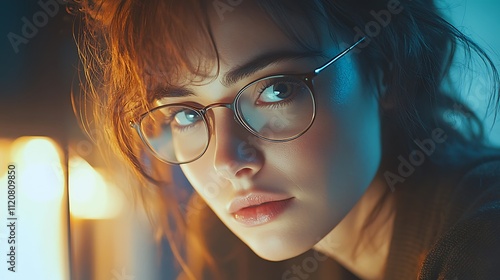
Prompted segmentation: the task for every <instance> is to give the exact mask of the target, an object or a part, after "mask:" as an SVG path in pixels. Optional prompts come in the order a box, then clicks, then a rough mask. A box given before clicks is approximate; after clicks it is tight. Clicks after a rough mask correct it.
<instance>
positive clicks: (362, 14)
mask: <svg viewBox="0 0 500 280" xmlns="http://www.w3.org/2000/svg"><path fill="white" fill-rule="evenodd" d="M255 1H256V2H257V3H258V4H259V5H260V7H261V9H262V10H263V11H264V12H265V13H264V14H265V15H266V16H268V17H270V18H271V19H272V20H273V21H274V23H275V24H276V25H277V26H278V27H280V28H281V30H282V31H283V32H284V33H285V34H286V35H287V36H289V37H290V38H291V39H293V41H294V42H296V43H297V44H301V45H303V46H307V42H305V41H304V39H303V38H302V37H301V34H300V33H298V32H297V30H296V29H295V28H294V27H295V24H294V23H293V21H291V20H290V18H292V17H288V16H286V15H290V14H293V15H294V17H293V18H295V17H297V16H298V17H300V18H302V19H305V20H306V22H307V23H308V24H309V27H310V28H311V30H314V29H315V28H314V27H316V26H317V25H318V24H327V25H328V27H329V30H330V32H331V35H332V38H334V39H335V41H336V42H337V43H338V44H339V45H344V43H343V42H347V44H349V45H350V44H352V43H354V40H353V39H352V38H354V36H355V32H356V31H355V30H357V29H355V28H360V29H361V30H365V27H366V26H367V24H368V23H369V22H370V21H373V20H374V18H373V15H372V11H380V10H386V9H387V6H388V3H399V2H398V1H396V0H342V1H339V0H336V1H332V0H311V1H300V0H297V1H292V0H272V1H270V0H255ZM75 5H77V7H78V9H79V11H80V12H79V13H77V15H78V16H79V17H80V19H81V22H82V23H83V25H82V30H81V31H79V32H78V34H79V37H78V38H77V41H78V42H77V43H78V46H79V53H80V56H81V61H82V65H83V71H82V73H83V74H84V77H83V79H82V81H83V83H82V86H83V93H84V94H83V95H82V99H79V100H80V102H79V103H81V104H84V105H85V104H90V105H91V108H92V110H90V111H89V110H87V109H86V108H87V106H83V107H82V108H83V110H81V111H82V113H81V114H80V115H81V116H82V120H81V121H82V123H84V124H85V126H86V127H87V128H88V130H92V131H99V132H100V133H101V135H102V136H103V138H101V140H102V142H105V145H107V146H112V147H113V148H114V151H115V152H116V154H118V155H120V157H121V159H122V160H123V161H124V162H126V163H127V164H129V165H130V166H131V167H132V170H133V171H134V172H135V173H136V175H137V177H138V178H140V179H141V184H139V185H141V187H138V188H137V193H138V195H139V196H140V197H141V198H142V199H143V200H144V201H146V203H145V205H146V208H147V209H148V210H149V213H150V216H151V217H152V221H153V222H154V223H155V224H156V225H157V229H158V236H163V235H165V236H166V237H167V238H168V240H169V241H170V243H171V246H172V251H173V252H174V254H175V255H176V257H177V259H178V260H179V263H180V265H181V266H182V267H183V269H184V271H185V272H186V274H187V275H188V276H190V277H193V278H194V277H195V275H200V274H196V273H197V272H194V271H193V270H195V269H193V267H196V266H193V265H190V267H191V269H188V268H187V264H186V262H185V260H184V259H185V258H184V253H183V250H182V246H180V244H182V242H184V241H185V239H186V238H187V239H193V240H197V241H193V242H194V243H196V244H198V246H200V248H199V250H200V252H203V253H200V256H199V257H198V258H199V259H203V261H204V262H206V263H208V264H209V266H210V267H212V268H211V269H210V272H206V271H205V272H204V273H211V274H210V275H217V273H221V271H220V269H219V270H217V266H219V264H218V263H217V261H216V260H215V259H214V258H211V257H210V254H209V253H212V252H207V251H206V250H208V248H209V245H206V244H208V243H210V240H208V239H209V237H207V234H206V233H204V235H202V234H201V231H202V230H206V228H207V227H210V225H214V224H217V226H216V228H217V230H219V231H220V230H221V229H220V228H222V227H223V225H222V224H221V223H220V222H219V221H216V220H217V219H216V218H215V219H200V218H199V217H198V218H193V219H192V220H193V221H189V219H186V215H185V214H183V213H182V211H181V209H180V208H181V207H185V206H186V205H192V204H197V205H198V206H196V207H191V208H193V209H195V212H196V210H197V209H198V210H199V209H205V208H206V207H205V206H199V205H204V204H203V202H200V201H199V200H201V199H200V198H199V197H196V195H194V196H193V197H192V198H191V201H189V202H187V201H186V200H183V201H184V202H182V203H184V204H183V205H180V202H179V201H181V198H179V194H178V193H176V192H175V190H174V187H173V186H172V180H171V178H169V176H165V175H164V173H165V168H164V167H162V168H161V172H160V171H159V169H158V166H159V165H160V164H161V163H159V162H158V161H157V160H155V159H154V157H152V156H151V155H150V154H149V153H148V152H147V151H145V149H144V147H143V146H142V144H141V141H140V139H139V138H138V136H137V135H136V134H135V133H133V131H132V130H131V128H130V126H129V121H130V120H134V119H135V118H137V117H138V116H139V115H140V114H141V113H143V112H145V111H147V110H149V109H151V108H152V106H154V104H153V101H154V99H155V97H156V94H157V89H158V88H161V86H162V85H165V84H176V83H178V82H180V81H181V80H186V79H187V80H188V82H193V83H196V82H199V81H200V80H202V79H204V78H207V77H210V76H209V74H208V72H209V71H208V70H210V69H212V68H213V67H214V66H215V67H217V69H218V66H219V54H218V50H217V47H216V45H215V42H214V40H213V36H212V33H211V28H210V24H209V18H208V12H207V11H208V9H213V7H212V1H197V0H185V1H175V0H148V1H145V0H115V1H111V0H105V1H104V0H103V1H99V0H93V1H90V0H88V1H87V0H79V1H77V2H76V3H75ZM401 6H402V7H403V10H402V11H401V12H400V13H398V14H393V15H392V18H391V21H390V23H389V24H388V25H387V26H385V27H383V28H381V29H380V33H379V34H377V35H376V36H373V37H369V38H368V40H367V42H365V46H364V47H363V48H362V49H360V51H359V52H357V53H356V54H355V55H356V56H357V62H358V63H359V64H360V66H361V67H360V69H361V71H362V73H361V74H362V76H365V77H367V78H368V79H371V80H374V81H380V82H378V84H377V86H378V87H379V96H378V99H379V103H380V108H381V111H382V135H383V151H384V154H383V157H384V158H383V164H386V165H387V166H391V165H393V164H395V163H394V159H395V158H396V157H397V156H395V155H398V154H406V153H408V152H409V151H410V150H412V149H413V148H415V146H414V145H415V144H414V142H413V140H414V139H422V138H424V137H428V135H430V134H431V131H432V130H433V129H434V128H442V129H443V130H445V131H446V133H447V135H448V139H449V140H448V145H447V148H446V149H440V150H439V151H437V152H436V153H435V154H433V156H432V157H431V163H430V164H431V165H433V166H439V167H446V166H453V165H456V163H457V160H456V159H455V158H456V157H457V156H461V155H465V154H470V155H472V154H478V153H480V151H481V149H482V148H484V147H486V146H487V142H486V138H485V132H484V128H483V125H482V122H481V120H480V119H479V118H478V116H477V115H476V114H475V112H474V111H473V110H471V109H470V108H469V107H468V106H467V105H466V104H464V102H462V101H461V100H460V98H459V97H458V95H457V93H459V92H458V91H457V90H456V89H454V84H453V83H452V82H450V81H451V78H450V69H451V68H452V65H453V62H454V58H455V56H456V52H457V50H463V51H464V53H465V54H466V57H467V59H469V60H470V59H471V57H472V56H473V55H475V56H477V57H478V58H479V61H480V62H482V63H483V66H485V68H487V69H489V73H490V76H489V77H490V78H491V80H492V82H491V89H490V90H489V92H488V94H491V95H490V103H489V105H490V106H493V108H495V116H496V113H497V111H496V110H497V108H498V107H499V103H500V92H499V84H500V80H499V75H498V72H497V69H496V67H495V65H494V64H493V63H492V61H491V59H490V58H489V57H488V55H487V54H486V53H485V52H484V51H483V50H482V49H481V48H480V47H479V46H478V45H477V44H475V43H474V42H473V41H472V40H470V39H469V38H468V37H467V36H466V35H464V34H463V33H462V32H460V31H459V30H457V29H456V28H455V27H454V26H452V25H451V24H450V23H449V22H448V21H446V20H445V19H444V18H443V16H442V15H441V14H440V12H439V10H438V8H437V7H436V5H435V3H434V1H432V0H409V1H404V0H401ZM312 19H314V20H312ZM187 34H189V36H188V35H187ZM206 46H209V47H208V48H206ZM186 50H188V51H186ZM193 58H194V59H193ZM197 58H203V59H197ZM182 73H190V75H188V76H189V77H185V76H182ZM217 74H218V72H217ZM217 74H216V75H217ZM212 78H213V77H212ZM75 101H78V100H75ZM76 103H78V102H76ZM457 108H459V109H457ZM450 117H452V119H453V120H455V119H457V118H458V119H460V120H461V122H463V123H464V124H465V125H464V126H462V128H461V129H458V128H457V127H456V126H455V125H454V124H453V122H452V121H450ZM89 127H95V128H89ZM97 127H99V128H100V129H99V130H96V128H97ZM427 170H428V169H426V168H425V167H422V168H420V169H419V172H422V173H423V174H425V172H426V171H427ZM167 175H168V174H167ZM162 176H163V177H162ZM414 177H416V176H414ZM382 202H383V201H381V203H382ZM182 203H181V204H182ZM188 207H189V206H188ZM198 212H199V214H200V215H209V216H211V217H214V214H213V213H211V212H210V211H209V210H207V211H205V210H204V211H198ZM376 212H377V211H375V212H374V213H373V215H376ZM164 213H167V214H164ZM195 216H196V215H195ZM186 220H187V221H186ZM202 224H204V225H202ZM368 224H369V223H368ZM186 236H187V237H186ZM195 236H196V237H195ZM205 239H207V240H205ZM234 243H237V241H234ZM203 244H205V245H203ZM212 249H213V248H212ZM203 250H205V251H203ZM214 250H215V249H214ZM238 250H239V249H238ZM242 250H244V249H242ZM236 251H237V250H236V249H235V250H234V251H233V253H234V252H236ZM224 254H226V255H227V254H230V253H228V252H225V253H224ZM239 257H240V256H239ZM218 261H219V262H221V260H218Z"/></svg>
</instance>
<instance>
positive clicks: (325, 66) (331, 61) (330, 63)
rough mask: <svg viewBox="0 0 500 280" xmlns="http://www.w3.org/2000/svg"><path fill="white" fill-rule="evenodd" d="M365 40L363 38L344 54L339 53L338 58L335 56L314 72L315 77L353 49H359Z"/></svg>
mask: <svg viewBox="0 0 500 280" xmlns="http://www.w3.org/2000/svg"><path fill="white" fill-rule="evenodd" d="M365 38H366V37H363V38H361V39H359V40H358V41H357V42H356V43H354V44H353V45H352V46H350V47H349V48H347V49H345V50H344V51H343V52H341V53H339V54H338V55H337V56H335V57H334V58H332V59H331V60H330V61H328V62H327V63H325V64H324V65H323V66H321V67H319V68H316V70H314V75H318V74H319V73H320V72H321V71H323V70H325V68H327V67H328V66H330V65H332V63H334V62H335V61H337V60H338V59H340V58H341V57H343V56H344V55H345V54H346V53H348V52H350V51H351V50H352V49H354V48H355V47H357V46H358V45H359V44H361V42H363V41H364V40H365Z"/></svg>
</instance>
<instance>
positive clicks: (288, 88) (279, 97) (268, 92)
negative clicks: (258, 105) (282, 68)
mask: <svg viewBox="0 0 500 280" xmlns="http://www.w3.org/2000/svg"><path fill="white" fill-rule="evenodd" d="M293 90H294V85H293V84H291V83H289V82H276V83H274V84H272V85H269V86H267V87H266V88H264V90H262V92H261V94H260V96H259V99H258V101H261V102H265V103H273V102H279V101H283V100H285V99H287V98H289V97H290V96H291V95H292V94H293Z"/></svg>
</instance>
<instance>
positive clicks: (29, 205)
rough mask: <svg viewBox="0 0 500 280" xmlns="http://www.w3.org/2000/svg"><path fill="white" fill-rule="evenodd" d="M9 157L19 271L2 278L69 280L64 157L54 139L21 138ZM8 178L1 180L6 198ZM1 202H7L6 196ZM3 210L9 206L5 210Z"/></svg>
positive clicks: (0, 274)
mask: <svg viewBox="0 0 500 280" xmlns="http://www.w3.org/2000/svg"><path fill="white" fill-rule="evenodd" d="M10 155H11V157H10V158H8V162H9V163H10V164H12V166H15V200H16V203H15V211H14V213H13V214H14V215H10V213H9V218H14V217H15V218H16V220H10V221H12V222H15V229H16V232H15V238H16V247H15V250H16V262H15V263H16V269H17V271H16V272H15V273H12V272H10V271H8V270H7V269H2V270H0V279H53V280H63V279H64V280H66V279H69V270H68V267H69V266H68V247H67V235H66V234H67V228H66V227H65V226H64V221H65V213H66V208H65V207H63V196H64V186H65V183H64V182H65V180H64V169H63V165H62V152H61V150H60V149H59V147H58V146H57V144H56V143H55V142H54V141H53V140H52V139H50V138H47V137H22V138H19V139H16V140H15V141H14V142H13V143H12V145H11V153H10ZM2 168H3V169H7V167H2ZM6 177H7V176H6V175H3V176H2V181H1V184H2V186H1V187H0V188H1V192H2V193H7V190H6V189H5V188H7V178H6ZM0 197H2V200H4V199H3V198H4V197H5V196H3V195H2V196H0ZM5 202H6V199H5V201H2V203H5ZM2 209H5V210H6V209H7V207H4V206H3V205H2ZM4 213H5V214H6V213H7V211H2V214H4ZM0 218H1V220H2V221H6V220H7V217H5V218H4V217H0ZM3 245H4V244H2V247H3ZM2 251H3V250H2ZM4 268H5V266H4Z"/></svg>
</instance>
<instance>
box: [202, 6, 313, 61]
mask: <svg viewBox="0 0 500 280" xmlns="http://www.w3.org/2000/svg"><path fill="white" fill-rule="evenodd" d="M217 2H223V1H217ZM224 2H225V1H224ZM227 2H234V3H238V5H234V6H230V5H229V4H226V5H221V6H217V5H215V4H214V5H213V9H211V10H209V13H208V14H209V19H210V28H211V30H212V32H213V37H214V42H215V45H216V47H217V51H218V54H219V63H220V65H221V68H224V67H227V66H234V65H241V64H243V63H244V62H246V61H247V60H248V59H249V58H252V57H256V56H259V55H260V54H262V53H265V52H279V51H284V50H301V49H302V50H303V47H301V46H300V44H298V43H297V41H296V40H294V39H292V38H290V37H289V36H287V34H286V32H284V28H288V29H292V30H294V33H296V34H299V36H300V37H301V40H303V41H306V42H308V43H309V44H310V45H311V46H312V48H314V49H319V48H320V46H319V44H320V42H319V41H318V37H317V36H314V30H313V29H314V28H313V27H312V26H310V24H305V21H304V20H303V19H301V17H299V16H298V15H290V24H289V25H287V26H278V24H276V23H275V22H274V21H273V20H272V19H271V17H270V15H269V14H268V13H267V12H266V11H264V10H263V9H262V8H261V7H259V6H258V5H257V4H256V1H227ZM214 3H215V2H214Z"/></svg>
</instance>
